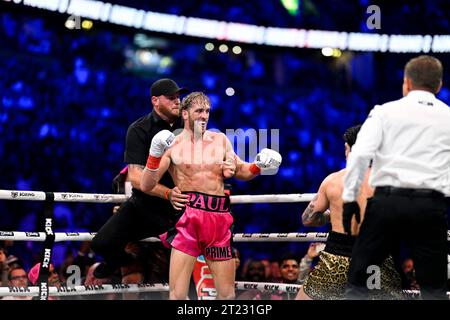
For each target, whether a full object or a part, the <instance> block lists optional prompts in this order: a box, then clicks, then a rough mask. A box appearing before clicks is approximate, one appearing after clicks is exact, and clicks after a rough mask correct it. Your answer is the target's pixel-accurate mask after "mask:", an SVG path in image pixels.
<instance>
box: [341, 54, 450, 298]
mask: <svg viewBox="0 0 450 320" xmlns="http://www.w3.org/2000/svg"><path fill="white" fill-rule="evenodd" d="M442 74H443V68H442V64H441V62H440V61H439V60H438V59H436V58H434V57H431V56H420V57H417V58H414V59H412V60H410V61H409V62H408V63H407V64H406V67H405V73H404V79H403V96H404V97H403V98H402V99H400V100H396V101H392V102H388V103H385V104H383V105H377V106H375V108H373V110H372V111H371V112H370V114H369V116H368V118H367V120H366V121H365V122H364V124H363V126H362V128H361V131H360V132H359V134H358V137H357V140H356V143H355V145H354V146H353V148H352V152H351V153H350V157H349V159H348V162H347V174H346V176H345V178H344V179H345V181H344V192H343V196H342V197H343V200H344V212H343V224H344V228H345V230H346V232H347V233H350V225H351V220H352V218H353V216H355V218H358V216H359V207H358V204H357V202H356V198H357V196H358V193H359V190H360V186H361V183H362V181H363V177H364V173H365V172H366V170H367V167H368V166H369V163H370V161H371V160H372V171H371V176H370V180H369V183H370V185H371V186H372V187H374V188H375V195H374V197H373V198H372V199H370V200H369V202H368V204H367V208H366V215H365V218H364V221H363V223H362V225H361V229H360V233H359V235H358V237H357V240H356V243H355V246H354V248H353V252H352V260H351V263H350V269H349V273H348V287H347V291H346V294H347V298H349V299H365V298H367V295H368V293H369V289H372V290H373V289H375V290H376V289H377V288H376V285H375V286H374V285H373V284H376V282H374V281H371V280H372V279H373V277H372V278H369V276H371V275H373V274H374V271H372V270H374V269H373V267H372V268H369V266H371V265H372V266H380V265H381V264H382V262H383V261H384V259H385V258H386V257H387V256H388V254H389V253H390V252H391V250H393V251H395V249H396V248H398V246H399V244H400V243H403V244H404V245H406V247H408V248H409V249H410V250H411V255H412V258H413V260H414V267H415V270H416V278H417V281H418V283H419V285H420V289H421V294H422V298H423V299H447V297H446V282H447V216H446V214H447V205H446V201H445V195H448V194H450V109H449V107H448V106H447V105H446V104H445V103H443V102H442V101H440V100H438V99H437V98H436V97H435V96H434V95H435V94H436V93H438V92H439V90H440V88H441V86H442ZM357 220H358V219H357ZM368 268H369V269H368ZM375 270H376V269H375ZM374 287H375V288H374Z"/></svg>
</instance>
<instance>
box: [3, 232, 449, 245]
mask: <svg viewBox="0 0 450 320" xmlns="http://www.w3.org/2000/svg"><path fill="white" fill-rule="evenodd" d="M54 234H55V242H61V241H92V238H94V236H95V235H96V233H95V232H55V233H54ZM327 237H328V233H326V232H308V233H302V232H290V233H235V234H234V235H233V241H234V242H309V241H313V242H324V241H327ZM0 240H15V241H37V242H41V241H45V232H23V231H0ZM447 240H448V241H450V230H448V231H447ZM141 241H142V242H160V240H159V239H158V238H154V237H152V238H146V239H143V240H141Z"/></svg>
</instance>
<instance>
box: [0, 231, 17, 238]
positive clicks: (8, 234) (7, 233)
mask: <svg viewBox="0 0 450 320" xmlns="http://www.w3.org/2000/svg"><path fill="white" fill-rule="evenodd" d="M0 236H1V237H14V232H13V231H0Z"/></svg>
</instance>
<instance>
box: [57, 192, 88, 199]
mask: <svg viewBox="0 0 450 320" xmlns="http://www.w3.org/2000/svg"><path fill="white" fill-rule="evenodd" d="M61 198H63V199H83V198H84V197H83V196H82V195H81V194H77V193H61Z"/></svg>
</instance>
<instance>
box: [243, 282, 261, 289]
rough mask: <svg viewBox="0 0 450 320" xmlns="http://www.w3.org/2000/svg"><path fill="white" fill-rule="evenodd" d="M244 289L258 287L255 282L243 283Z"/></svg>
mask: <svg viewBox="0 0 450 320" xmlns="http://www.w3.org/2000/svg"><path fill="white" fill-rule="evenodd" d="M244 289H247V290H250V289H258V284H257V283H244Z"/></svg>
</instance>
